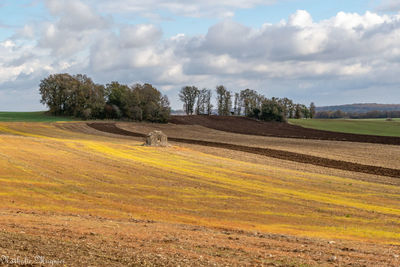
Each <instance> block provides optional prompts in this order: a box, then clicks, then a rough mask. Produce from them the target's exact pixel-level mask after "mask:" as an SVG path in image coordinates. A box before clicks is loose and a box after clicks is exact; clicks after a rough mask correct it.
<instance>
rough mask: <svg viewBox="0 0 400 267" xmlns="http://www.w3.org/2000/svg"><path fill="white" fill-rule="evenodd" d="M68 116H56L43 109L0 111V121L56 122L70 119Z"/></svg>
mask: <svg viewBox="0 0 400 267" xmlns="http://www.w3.org/2000/svg"><path fill="white" fill-rule="evenodd" d="M72 120H74V119H72V118H68V117H58V116H51V115H48V114H46V113H45V112H44V111H38V112H0V121H1V122H57V121H72Z"/></svg>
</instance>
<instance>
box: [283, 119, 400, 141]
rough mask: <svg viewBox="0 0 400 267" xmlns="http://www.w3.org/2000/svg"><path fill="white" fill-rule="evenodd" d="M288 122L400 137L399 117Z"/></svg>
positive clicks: (335, 129)
mask: <svg viewBox="0 0 400 267" xmlns="http://www.w3.org/2000/svg"><path fill="white" fill-rule="evenodd" d="M289 123H291V124H294V125H299V126H303V127H306V128H313V129H318V130H326V131H334V132H343V133H355V134H370V135H382V136H399V137H400V119H393V121H386V120H385V119H359V120H358V119H357V120H356V119H312V120H295V119H291V120H289Z"/></svg>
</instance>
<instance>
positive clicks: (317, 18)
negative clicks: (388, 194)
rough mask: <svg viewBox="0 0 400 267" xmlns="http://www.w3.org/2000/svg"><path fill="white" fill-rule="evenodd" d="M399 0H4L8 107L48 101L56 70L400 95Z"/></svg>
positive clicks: (318, 93)
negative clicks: (45, 90)
mask: <svg viewBox="0 0 400 267" xmlns="http://www.w3.org/2000/svg"><path fill="white" fill-rule="evenodd" d="M399 63H400V1H398V0H351V1H349V0H326V1H321V0H191V1H185V0H170V1H166V0H147V1H141V0H113V1H109V0H18V1H15V0H1V1H0V110H16V111H30V110H43V109H44V108H45V107H43V106H42V105H41V104H40V103H39V95H38V84H39V83H40V80H41V79H43V78H45V77H47V76H48V75H49V74H51V73H65V72H68V73H71V74H76V73H83V74H87V75H88V76H90V77H92V78H93V80H94V81H95V82H97V83H102V84H106V83H108V82H110V81H114V80H116V81H120V82H122V83H127V84H133V83H137V82H141V83H143V82H148V83H151V84H153V85H155V86H156V87H157V88H159V89H160V90H161V91H163V92H164V93H165V94H167V95H168V96H169V98H170V100H171V104H172V107H173V108H175V109H176V108H179V107H180V105H181V104H180V103H179V101H178V100H177V94H178V91H179V89H180V88H181V87H182V86H184V85H196V86H198V87H199V88H203V87H206V88H215V86H216V85H218V84H223V85H225V86H226V87H227V88H228V89H229V90H232V91H239V90H241V89H246V88H251V89H255V90H258V91H259V92H262V93H263V94H265V95H266V96H268V97H271V96H277V97H284V96H287V97H289V98H292V99H294V100H295V101H297V102H300V103H305V104H308V103H310V102H311V101H314V102H315V103H316V104H317V105H319V106H321V105H331V104H346V103H355V102H358V103H359V102H378V103H400V65H399Z"/></svg>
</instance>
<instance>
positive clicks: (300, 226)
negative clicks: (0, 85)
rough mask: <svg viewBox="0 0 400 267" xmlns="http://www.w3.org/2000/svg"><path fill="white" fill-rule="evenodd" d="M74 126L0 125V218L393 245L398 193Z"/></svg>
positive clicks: (398, 229) (399, 240)
mask: <svg viewBox="0 0 400 267" xmlns="http://www.w3.org/2000/svg"><path fill="white" fill-rule="evenodd" d="M73 123H74V122H73ZM76 125H77V127H75V128H76V129H79V128H80V127H82V131H81V132H79V131H69V130H65V129H62V128H61V127H59V125H57V124H56V123H54V124H51V123H1V124H0V210H23V211H38V212H48V213H49V214H52V213H55V214H80V215H89V214H90V215H92V216H101V217H107V218H124V219H127V218H137V219H147V220H156V221H161V222H172V223H184V224H194V225H200V226H208V227H221V228H232V229H242V230H251V231H261V232H271V233H282V234H290V235H298V236H308V237H320V238H340V239H350V240H364V241H371V242H378V243H390V244H400V190H399V186H397V185H387V184H382V183H379V182H373V181H368V182H367V181H362V180H358V179H350V178H345V177H338V176H334V175H323V174H318V173H315V172H313V170H312V168H310V170H309V171H308V172H305V171H298V170H294V169H289V168H282V167H279V166H278V164H276V165H271V164H262V163H261V162H259V161H257V162H255V163H252V162H249V161H248V160H247V161H242V160H240V159H232V158H228V157H224V156H223V155H221V154H219V155H213V154H209V153H204V151H203V152H201V151H200V150H196V149H195V148H194V147H183V146H176V145H174V146H171V147H167V148H153V147H146V146H142V143H143V142H142V141H141V140H139V139H137V140H134V139H129V138H115V137H111V136H105V135H100V134H98V133H97V132H96V131H95V130H93V132H92V133H91V132H90V131H89V130H88V129H87V128H85V127H84V126H83V124H82V126H81V125H80V124H79V123H76ZM357 175H360V176H362V175H363V174H357Z"/></svg>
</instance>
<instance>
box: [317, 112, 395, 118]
mask: <svg viewBox="0 0 400 267" xmlns="http://www.w3.org/2000/svg"><path fill="white" fill-rule="evenodd" d="M315 118H318V119H344V118H349V119H384V118H400V111H378V110H374V111H368V112H344V111H342V110H335V111H319V112H317V113H316V114H315Z"/></svg>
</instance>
